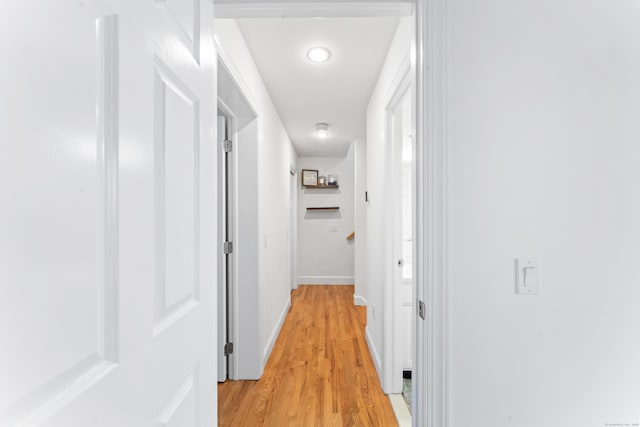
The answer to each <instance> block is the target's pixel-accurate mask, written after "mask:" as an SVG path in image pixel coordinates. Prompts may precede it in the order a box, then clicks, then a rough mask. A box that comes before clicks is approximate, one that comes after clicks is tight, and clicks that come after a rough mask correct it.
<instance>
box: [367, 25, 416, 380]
mask: <svg viewBox="0 0 640 427" xmlns="http://www.w3.org/2000/svg"><path fill="white" fill-rule="evenodd" d="M411 20H412V18H402V20H401V21H400V24H399V25H398V30H397V32H396V35H395V37H394V39H393V42H392V43H391V46H390V48H389V52H388V54H387V58H386V60H385V64H384V66H383V67H382V70H381V72H380V76H379V77H378V82H377V83H376V87H375V89H374V91H373V93H372V95H371V99H370V101H369V105H368V107H367V191H368V194H369V203H368V210H367V242H368V245H367V304H368V312H367V339H368V343H369V347H370V349H371V352H372V356H373V358H374V361H375V362H376V366H377V368H378V371H379V372H380V371H381V369H382V364H383V363H385V362H389V361H388V360H383V358H384V348H383V327H384V316H383V312H384V300H385V296H384V290H385V289H384V285H385V283H387V280H388V278H387V277H386V275H387V273H388V272H389V271H390V270H388V268H391V267H393V259H392V257H390V256H388V251H386V250H385V248H386V245H385V240H386V237H385V230H386V229H385V221H386V220H388V219H389V217H388V216H389V215H390V214H391V211H390V210H389V206H388V204H389V203H390V202H391V200H392V199H391V197H390V196H389V195H387V194H386V191H385V188H386V185H387V181H386V180H387V175H386V174H385V171H388V170H389V167H390V165H389V164H388V163H387V162H388V159H389V156H388V154H387V153H388V147H387V144H386V142H385V132H386V126H385V123H386V120H387V116H386V108H387V104H388V102H389V100H390V97H391V95H392V94H393V93H392V92H393V88H392V85H393V83H394V80H395V79H397V75H398V72H399V69H400V67H401V64H402V62H403V60H404V59H405V58H406V56H407V55H408V53H409V51H410V47H411V40H412V37H413V34H412V22H411ZM398 191H400V190H398ZM387 243H388V244H390V242H387ZM388 303H389V304H391V301H388Z"/></svg>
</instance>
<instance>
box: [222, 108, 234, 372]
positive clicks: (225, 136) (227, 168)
mask: <svg viewBox="0 0 640 427" xmlns="http://www.w3.org/2000/svg"><path fill="white" fill-rule="evenodd" d="M231 129H232V119H231V118H230V117H227V116H226V115H225V113H224V112H223V111H221V110H218V151H219V153H220V156H221V160H222V162H221V163H222V170H221V171H222V182H221V184H222V192H221V218H220V219H221V235H222V241H223V244H222V245H223V254H222V266H221V267H222V280H220V281H219V282H218V382H224V381H226V380H228V379H230V378H231V376H230V373H231V369H230V367H231V364H232V359H231V357H230V356H231V355H232V354H233V339H232V337H233V334H232V330H231V328H232V327H233V322H232V321H231V313H232V308H233V305H232V302H231V299H232V296H233V271H234V265H233V264H234V263H233V261H234V256H233V243H234V238H233V236H234V228H233V219H234V212H233V206H234V191H233V183H234V179H233V177H234V163H235V162H234V159H233V142H232V134H231Z"/></svg>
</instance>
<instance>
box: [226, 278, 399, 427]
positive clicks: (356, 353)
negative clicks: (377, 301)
mask: <svg viewBox="0 0 640 427" xmlns="http://www.w3.org/2000/svg"><path fill="white" fill-rule="evenodd" d="M365 325H366V308H365V307H355V306H354V305H353V286H346V285H345V286H338V285H331V286H322V285H313V286H300V287H299V288H298V289H296V290H295V291H293V292H292V293H291V310H290V311H289V313H288V314H287V317H286V319H285V322H284V324H283V326H282V330H281V333H280V336H279V337H278V339H277V340H276V343H275V346H274V348H273V351H272V353H271V357H270V358H269V361H268V363H267V365H266V366H265V369H264V373H263V375H262V378H261V379H260V380H259V381H227V382H225V383H222V384H219V385H218V425H220V426H251V427H253V426H274V427H283V426H311V427H325V426H344V427H347V426H384V427H387V426H390V427H393V426H397V423H396V419H395V416H394V414H393V409H392V408H391V404H390V402H389V399H388V398H387V396H385V395H384V393H383V392H382V388H381V387H380V381H379V379H378V374H377V372H376V369H375V366H374V364H373V359H372V358H371V355H370V354H369V349H368V346H367V343H366V339H365V330H364V329H365Z"/></svg>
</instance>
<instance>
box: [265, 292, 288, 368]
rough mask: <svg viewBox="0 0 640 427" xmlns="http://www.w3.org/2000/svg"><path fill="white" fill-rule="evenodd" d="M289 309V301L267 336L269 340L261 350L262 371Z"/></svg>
mask: <svg viewBox="0 0 640 427" xmlns="http://www.w3.org/2000/svg"><path fill="white" fill-rule="evenodd" d="M290 308H291V299H289V300H287V304H286V305H285V306H284V310H282V313H280V317H279V318H278V324H276V327H275V328H274V329H273V331H271V335H269V339H268V340H267V345H266V346H265V348H264V350H262V368H263V369H264V365H266V364H267V360H269V356H271V350H273V346H274V345H275V344H276V340H277V339H278V335H280V330H281V329H282V325H283V324H284V319H285V318H286V317H287V313H289V309H290Z"/></svg>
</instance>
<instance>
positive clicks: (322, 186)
mask: <svg viewBox="0 0 640 427" xmlns="http://www.w3.org/2000/svg"><path fill="white" fill-rule="evenodd" d="M303 187H305V188H340V186H339V185H338V184H336V185H329V184H324V185H303Z"/></svg>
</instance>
